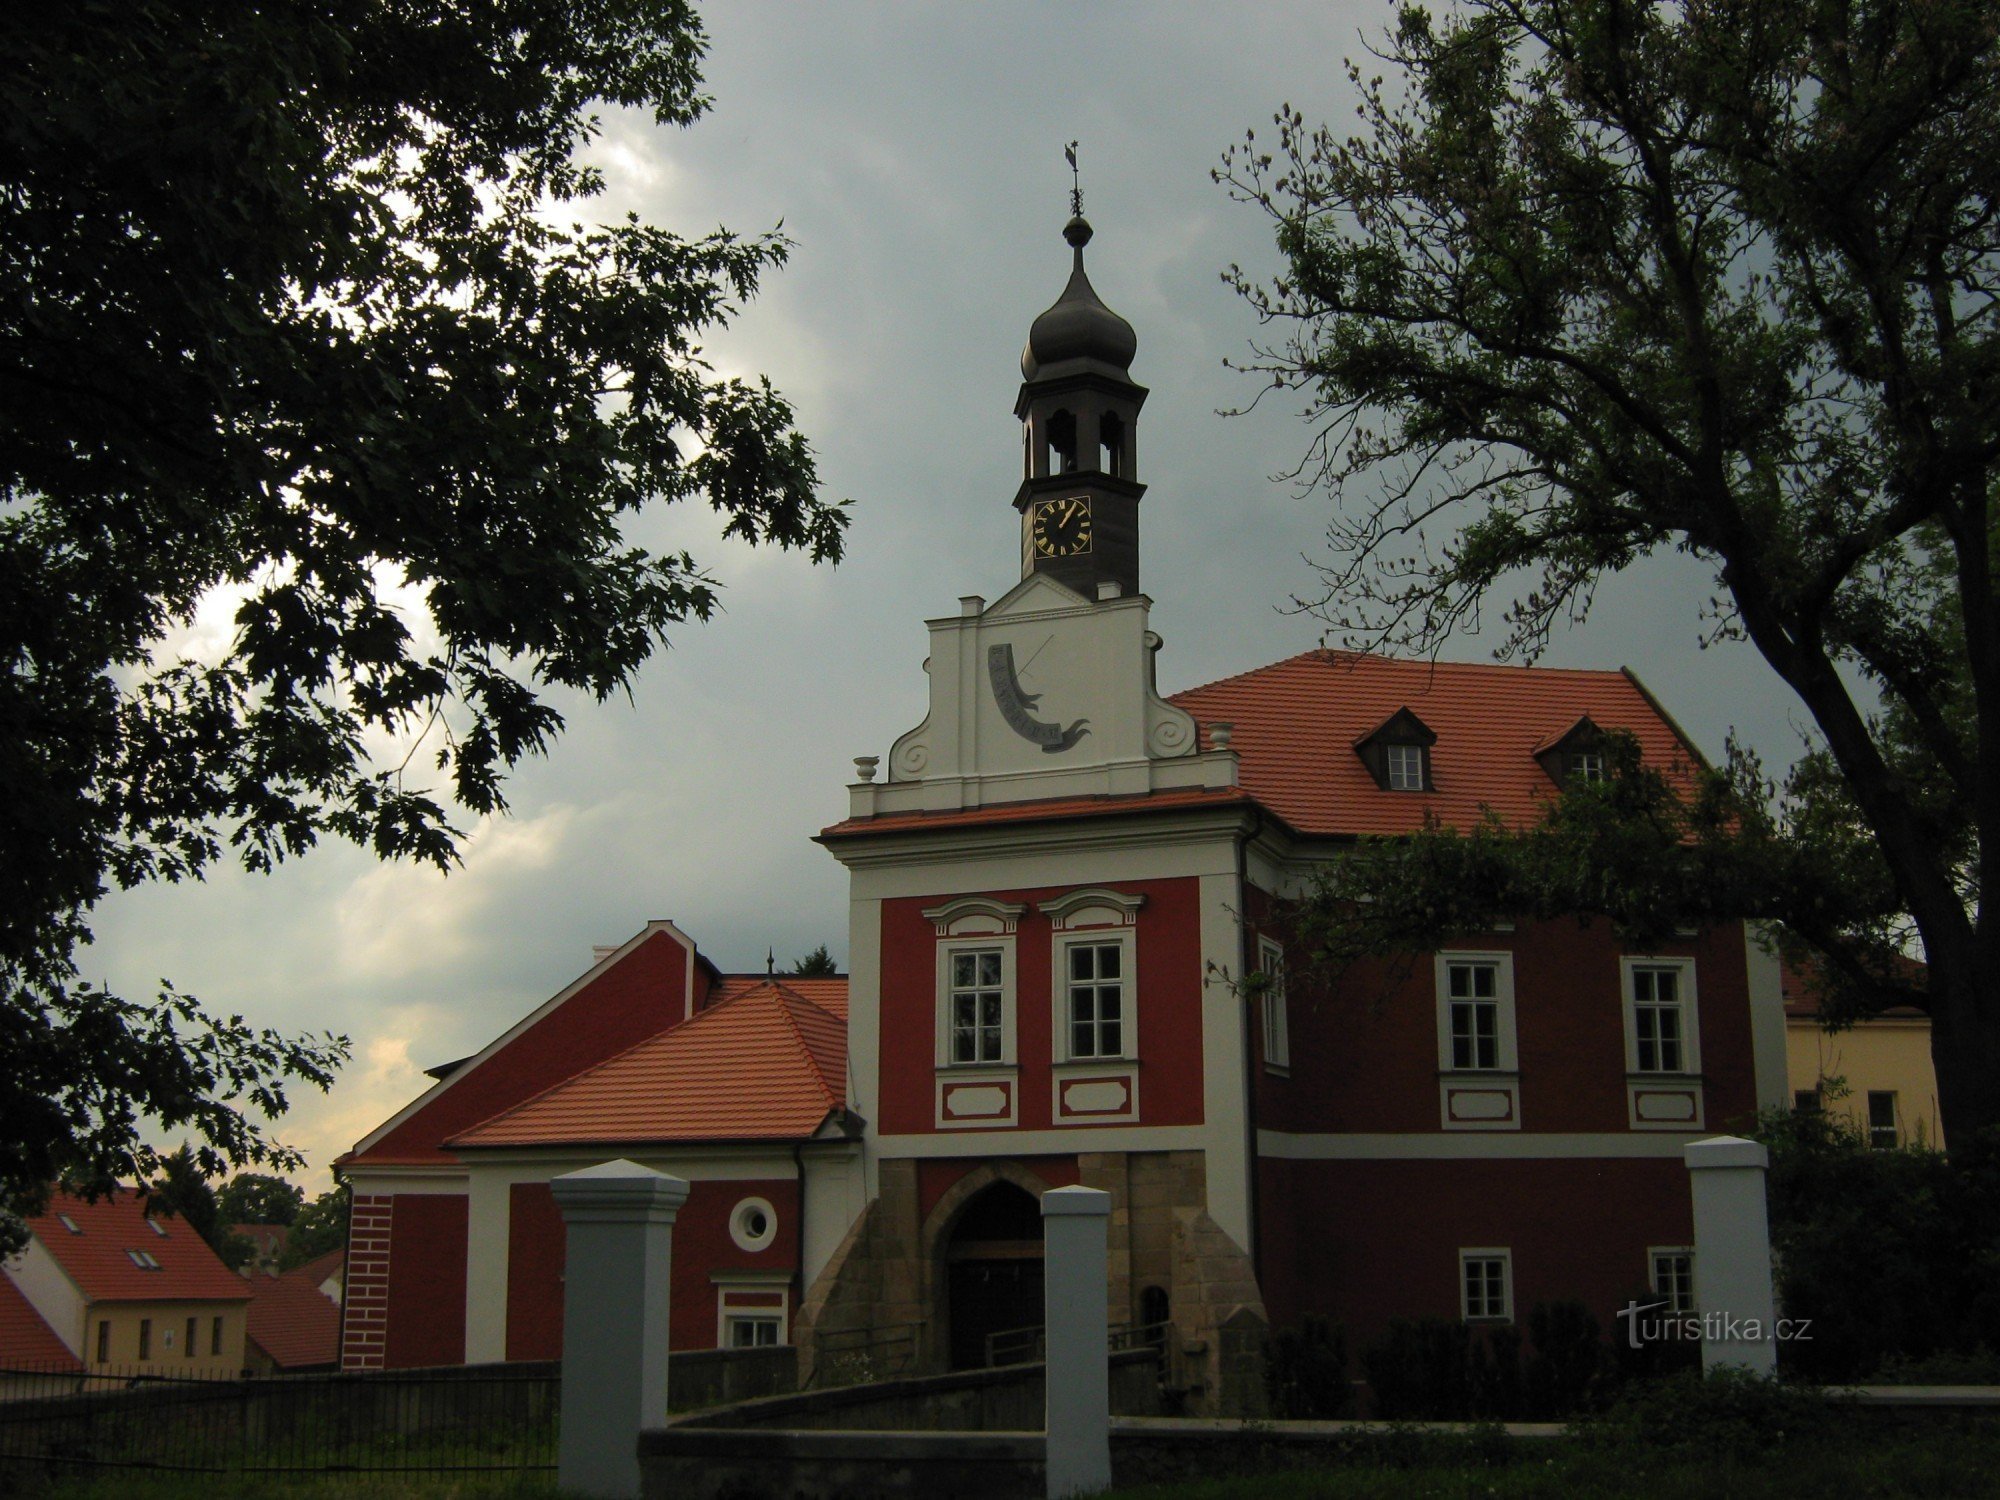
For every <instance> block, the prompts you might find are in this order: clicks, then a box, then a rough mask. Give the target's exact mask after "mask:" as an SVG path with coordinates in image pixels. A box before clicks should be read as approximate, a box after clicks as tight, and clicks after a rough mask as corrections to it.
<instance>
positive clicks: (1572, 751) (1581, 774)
mask: <svg viewBox="0 0 2000 1500" xmlns="http://www.w3.org/2000/svg"><path fill="white" fill-rule="evenodd" d="M1604 738H1605V736H1604V731H1603V730H1601V729H1599V728H1598V727H1597V725H1596V724H1594V723H1592V722H1591V718H1590V715H1589V714H1585V715H1583V716H1582V717H1581V718H1579V719H1578V720H1577V721H1576V722H1575V723H1574V724H1571V725H1570V726H1569V728H1567V729H1565V730H1563V731H1562V732H1561V733H1560V734H1556V735H1553V736H1551V737H1550V738H1548V739H1546V740H1543V741H1542V743H1541V744H1539V745H1537V746H1536V747H1535V751H1534V754H1535V759H1536V760H1538V761H1540V762H1541V763H1542V769H1543V770H1544V771H1546V772H1548V774H1549V780H1551V781H1553V782H1554V783H1555V784H1556V785H1557V786H1560V787H1572V786H1584V785H1589V784H1594V783H1597V782H1601V781H1603V780H1604V779H1605V777H1606V775H1607V774H1608V771H1607V768H1606V767H1607V763H1606V759H1605V754H1604Z"/></svg>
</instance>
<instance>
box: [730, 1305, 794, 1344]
mask: <svg viewBox="0 0 2000 1500" xmlns="http://www.w3.org/2000/svg"><path fill="white" fill-rule="evenodd" d="M739 1328H768V1329H770V1330H771V1338H770V1340H769V1342H768V1343H767V1342H765V1341H763V1340H759V1339H754V1338H753V1339H752V1340H751V1341H750V1342H749V1343H743V1344H739V1343H738V1342H737V1341H736V1330H737V1329H739ZM784 1342H785V1315H784V1313H783V1312H781V1311H779V1310H778V1309H775V1308H774V1309H772V1310H771V1311H769V1312H752V1311H750V1310H749V1309H747V1308H746V1309H743V1310H741V1311H737V1312H726V1313H724V1314H723V1315H722V1342H721V1343H720V1344H719V1345H718V1346H717V1347H718V1348H723V1349H775V1348H777V1347H778V1346H779V1345H781V1344H783V1343H784Z"/></svg>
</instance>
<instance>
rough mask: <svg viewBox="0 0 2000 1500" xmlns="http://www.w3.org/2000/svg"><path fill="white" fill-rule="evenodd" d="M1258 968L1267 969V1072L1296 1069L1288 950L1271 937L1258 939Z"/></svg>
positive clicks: (1265, 1067) (1265, 1036)
mask: <svg viewBox="0 0 2000 1500" xmlns="http://www.w3.org/2000/svg"><path fill="white" fill-rule="evenodd" d="M1257 967H1258V968H1259V969H1261V970H1262V971H1263V972H1264V975H1265V977H1266V979H1267V980H1268V983H1266V984H1265V986H1264V992H1263V996H1262V999H1263V1012H1264V1071H1265V1072H1267V1073H1278V1074H1283V1075H1289V1074H1290V1073H1291V1071H1292V1029H1291V1017H1290V1015H1289V1013H1288V1012H1289V1006H1288V1005H1287V1003H1286V998H1285V950H1284V948H1283V946H1282V945H1281V944H1279V943H1278V942H1276V941H1275V940H1273V939H1271V938H1259V939H1258V940H1257Z"/></svg>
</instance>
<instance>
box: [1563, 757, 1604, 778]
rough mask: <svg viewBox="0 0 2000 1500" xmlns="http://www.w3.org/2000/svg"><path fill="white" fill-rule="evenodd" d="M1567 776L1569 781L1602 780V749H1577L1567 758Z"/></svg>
mask: <svg viewBox="0 0 2000 1500" xmlns="http://www.w3.org/2000/svg"><path fill="white" fill-rule="evenodd" d="M1569 778H1570V780H1571V781H1602V780H1603V779H1604V752H1603V751H1602V750H1577V751H1573V752H1572V753H1571V755H1570V758H1569Z"/></svg>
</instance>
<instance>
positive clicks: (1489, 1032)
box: [1445, 962, 1500, 1072]
mask: <svg viewBox="0 0 2000 1500" xmlns="http://www.w3.org/2000/svg"><path fill="white" fill-rule="evenodd" d="M1445 974H1446V978H1447V984H1448V989H1447V993H1448V994H1449V995H1450V997H1451V1065H1452V1067H1453V1068H1454V1069H1455V1070H1458V1071H1460V1072H1476V1071H1480V1070H1482V1069H1488V1068H1497V1067H1499V1066H1500V966H1499V965H1498V964H1494V963H1484V962H1452V963H1448V964H1446V965H1445Z"/></svg>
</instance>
